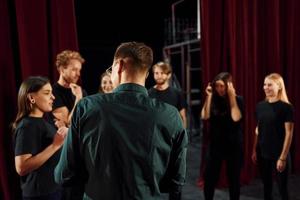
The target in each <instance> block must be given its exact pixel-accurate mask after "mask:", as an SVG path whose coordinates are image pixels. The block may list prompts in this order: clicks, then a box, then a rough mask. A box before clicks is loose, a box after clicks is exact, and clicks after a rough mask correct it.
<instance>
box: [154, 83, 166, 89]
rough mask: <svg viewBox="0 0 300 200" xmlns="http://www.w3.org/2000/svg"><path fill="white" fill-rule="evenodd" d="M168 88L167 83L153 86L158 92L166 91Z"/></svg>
mask: <svg viewBox="0 0 300 200" xmlns="http://www.w3.org/2000/svg"><path fill="white" fill-rule="evenodd" d="M168 87H169V84H168V83H167V82H166V83H164V84H156V85H155V86H154V88H155V89H157V90H160V91H162V90H166V89H168Z"/></svg>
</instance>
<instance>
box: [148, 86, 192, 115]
mask: <svg viewBox="0 0 300 200" xmlns="http://www.w3.org/2000/svg"><path fill="white" fill-rule="evenodd" d="M148 94H149V96H150V97H151V98H156V99H158V100H160V101H163V102H165V103H168V104H170V105H172V106H175V107H176V108H177V109H178V111H180V110H182V109H183V108H186V107H187V103H186V101H185V99H184V96H183V94H182V93H181V92H180V91H179V90H177V89H176V88H173V87H168V88H167V89H165V90H157V89H155V88H153V87H152V88H150V89H149V90H148Z"/></svg>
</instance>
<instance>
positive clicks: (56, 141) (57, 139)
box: [52, 133, 65, 149]
mask: <svg viewBox="0 0 300 200" xmlns="http://www.w3.org/2000/svg"><path fill="white" fill-rule="evenodd" d="M64 140H65V136H64V135H63V134H59V133H56V134H55V135H54V137H53V141H52V145H53V147H54V148H55V149H59V148H60V147H61V146H62V145H63V143H64Z"/></svg>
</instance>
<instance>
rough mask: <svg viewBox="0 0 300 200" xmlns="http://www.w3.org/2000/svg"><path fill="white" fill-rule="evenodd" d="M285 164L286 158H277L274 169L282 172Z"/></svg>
mask: <svg viewBox="0 0 300 200" xmlns="http://www.w3.org/2000/svg"><path fill="white" fill-rule="evenodd" d="M285 166H286V160H283V159H278V160H277V163H276V169H277V171H278V172H283V170H284V169H285Z"/></svg>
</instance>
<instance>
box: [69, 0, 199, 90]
mask: <svg viewBox="0 0 300 200" xmlns="http://www.w3.org/2000/svg"><path fill="white" fill-rule="evenodd" d="M174 2H176V1H175V0H163V1H159V0H153V1H151V0H146V1H139V0H132V1H114V2H108V1H107V2H105V3H104V2H103V3H100V4H99V2H96V1H95V2H91V1H83V0H75V8H76V10H75V12H76V20H77V31H78V41H79V51H80V53H81V54H82V56H83V57H84V58H85V59H86V63H85V64H84V66H83V71H82V84H83V87H84V88H85V89H86V90H87V92H88V93H89V94H92V93H95V92H96V91H97V89H98V84H99V76H100V74H101V73H103V72H104V71H105V69H106V68H108V67H109V66H110V65H111V64H112V60H113V53H114V51H115V49H116V47H117V46H118V45H119V44H120V43H121V42H126V41H138V42H144V43H146V44H147V45H149V46H150V47H151V48H152V49H153V51H154V63H155V62H158V61H161V60H162V59H163V56H162V55H163V54H162V48H163V46H164V44H165V40H166V37H167V36H166V34H167V33H166V30H165V28H166V27H165V20H166V19H168V18H171V5H172V3H174ZM196 5H197V1H196V0H186V1H185V2H183V3H180V5H179V4H178V5H177V6H176V10H175V13H176V17H178V18H179V17H183V16H184V17H185V16H192V17H195V19H196V14H197V7H196ZM169 31H170V30H169ZM153 83H154V82H153V78H152V76H149V78H148V80H147V82H146V87H150V86H151V85H153Z"/></svg>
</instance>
